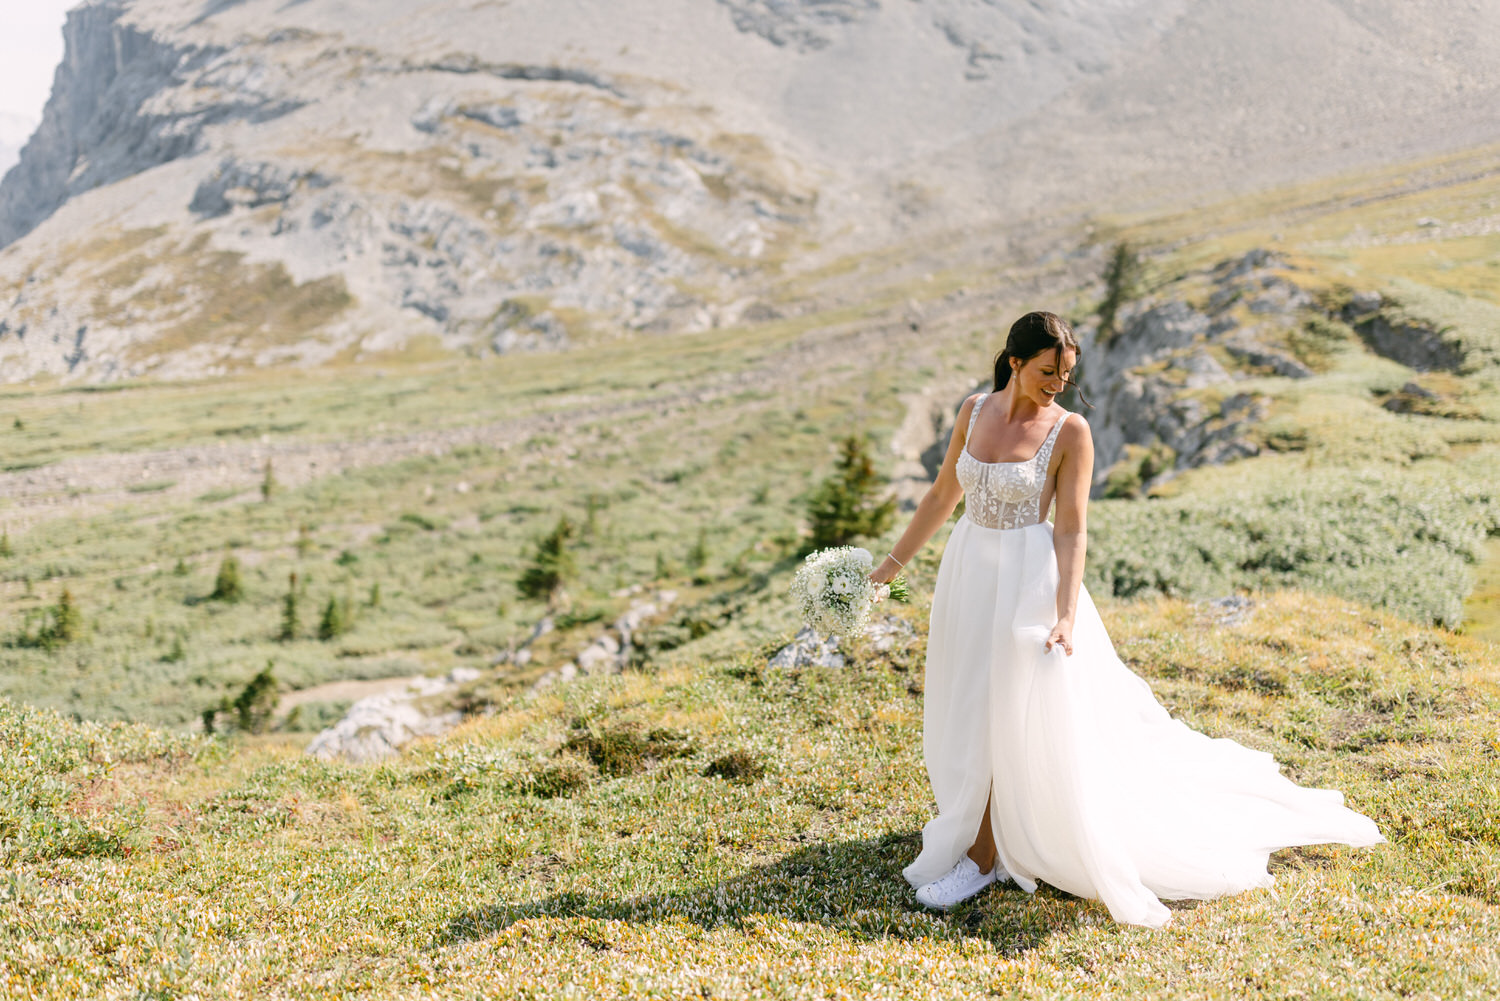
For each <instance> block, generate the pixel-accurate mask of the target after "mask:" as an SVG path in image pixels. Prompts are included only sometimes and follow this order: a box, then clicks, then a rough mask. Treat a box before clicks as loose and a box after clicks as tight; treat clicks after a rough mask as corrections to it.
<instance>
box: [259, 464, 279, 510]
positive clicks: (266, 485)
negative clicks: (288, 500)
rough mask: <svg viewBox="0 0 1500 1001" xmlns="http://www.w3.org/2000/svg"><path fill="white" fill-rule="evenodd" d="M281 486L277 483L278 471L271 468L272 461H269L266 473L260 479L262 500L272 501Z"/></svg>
mask: <svg viewBox="0 0 1500 1001" xmlns="http://www.w3.org/2000/svg"><path fill="white" fill-rule="evenodd" d="M280 485H281V484H279V483H277V482H276V471H275V470H274V469H272V468H271V460H270V459H267V460H266V471H265V473H264V474H263V475H262V476H261V478H260V499H261V500H270V499H271V495H272V494H274V493H275V492H276V489H277V487H279V486H280Z"/></svg>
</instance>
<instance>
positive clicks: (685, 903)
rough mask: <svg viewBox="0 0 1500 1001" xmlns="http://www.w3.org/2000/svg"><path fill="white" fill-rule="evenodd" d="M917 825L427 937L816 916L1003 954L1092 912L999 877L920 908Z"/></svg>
mask: <svg viewBox="0 0 1500 1001" xmlns="http://www.w3.org/2000/svg"><path fill="white" fill-rule="evenodd" d="M920 844H921V838H920V835H919V834H916V833H914V832H913V833H894V832H893V833H889V834H886V835H884V836H882V837H878V838H867V839H864V840H858V841H834V842H826V843H823V844H818V845H813V846H811V847H807V848H802V849H799V850H797V851H795V852H793V853H791V854H790V855H787V856H785V857H783V858H781V859H779V860H778V861H776V862H773V863H770V864H767V865H760V866H755V867H753V868H751V869H748V870H746V871H744V872H743V873H741V874H739V875H737V876H733V877H731V878H729V879H725V880H722V881H720V882H715V883H706V884H703V885H700V886H697V887H694V888H691V889H685V890H676V891H671V892H667V893H660V894H647V895H641V896H635V897H614V896H610V895H609V894H604V893H559V894H555V895H553V896H550V897H547V898H545V899H542V900H534V901H527V902H524V903H515V904H496V905H493V906H490V907H483V908H478V909H475V910H470V911H467V912H465V913H463V914H460V915H459V916H457V917H455V918H454V919H453V920H451V921H450V922H448V924H447V925H446V926H445V927H444V928H443V929H442V930H441V931H440V932H439V933H438V935H437V936H436V944H438V945H451V944H454V943H456V942H462V941H466V940H471V939H478V938H483V937H486V936H488V935H491V934H494V933H496V932H499V931H502V930H504V929H506V928H509V927H510V926H511V925H514V924H516V923H518V922H522V921H526V920H529V919H533V918H591V919H596V920H612V921H628V922H632V923H636V924H654V923H659V922H678V921H688V922H691V923H692V924H695V925H697V926H699V927H700V928H703V929H704V930H706V931H707V930H713V929H716V928H724V927H731V928H737V929H741V930H746V929H747V928H748V927H749V926H752V925H756V924H759V923H761V922H763V921H764V920H765V919H767V918H770V919H781V920H786V921H795V922H806V923H810V924H818V925H821V926H823V927H825V928H829V929H832V930H835V931H838V932H842V933H844V934H847V935H849V936H850V937H851V938H854V939H858V940H862V941H873V940H883V939H905V940H916V939H922V938H928V939H931V938H951V939H959V938H971V939H972V938H978V939H982V940H984V941H986V942H988V943H989V944H990V945H991V946H992V947H993V948H994V949H995V950H996V952H997V953H999V954H1001V955H1005V956H1010V955H1015V954H1017V953H1021V952H1025V951H1027V950H1029V949H1033V948H1035V947H1037V946H1039V945H1041V944H1042V943H1043V942H1044V941H1045V940H1046V939H1047V938H1048V937H1049V936H1051V935H1053V934H1055V933H1059V932H1061V933H1066V932H1068V931H1070V930H1071V929H1073V928H1074V927H1076V926H1077V925H1078V924H1080V923H1081V922H1082V921H1083V920H1085V915H1088V914H1091V913H1092V915H1093V918H1092V919H1093V920H1098V919H1099V918H1100V917H1104V918H1105V919H1106V920H1107V914H1106V912H1105V911H1104V909H1103V907H1102V906H1101V905H1099V904H1097V903H1095V902H1093V901H1088V900H1080V899H1078V898H1076V897H1073V896H1070V895H1068V894H1066V893H1063V892H1061V891H1059V890H1054V889H1052V888H1050V887H1047V886H1043V887H1041V888H1040V889H1039V890H1038V891H1037V892H1036V894H1034V895H1029V894H1027V893H1025V892H1024V891H1022V890H1020V889H1019V888H1017V887H1016V885H1015V884H1014V883H1011V882H1005V883H1003V884H1000V885H998V886H994V887H991V888H990V889H988V890H986V891H984V892H983V893H981V894H979V896H977V897H975V898H974V899H973V900H971V901H967V902H965V903H963V904H960V905H959V906H958V907H956V908H954V909H953V910H952V911H950V912H948V913H947V914H936V913H934V912H931V911H927V910H925V909H924V908H922V907H921V906H920V905H919V904H918V903H917V902H916V900H915V899H914V898H913V896H912V891H911V887H910V886H908V884H907V883H906V880H905V879H903V878H902V876H901V869H902V867H903V866H905V865H906V864H908V863H909V862H910V861H911V859H913V858H914V857H915V856H916V854H917V850H918V848H919V847H920Z"/></svg>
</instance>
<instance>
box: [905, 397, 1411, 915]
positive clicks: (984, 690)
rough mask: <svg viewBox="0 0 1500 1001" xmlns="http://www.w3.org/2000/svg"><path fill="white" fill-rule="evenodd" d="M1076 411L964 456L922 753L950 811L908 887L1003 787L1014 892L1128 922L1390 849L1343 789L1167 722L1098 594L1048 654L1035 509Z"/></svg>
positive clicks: (1001, 831) (1050, 620)
mask: <svg viewBox="0 0 1500 1001" xmlns="http://www.w3.org/2000/svg"><path fill="white" fill-rule="evenodd" d="M985 399H986V397H981V398H980V399H979V400H977V401H976V402H975V405H974V411H973V416H972V417H971V418H970V421H969V430H970V432H972V431H973V428H974V421H975V419H977V418H978V416H979V411H980V408H981V407H982V406H983V405H984V400H985ZM1068 416H1070V415H1066V414H1065V415H1064V416H1063V417H1062V418H1061V419H1060V420H1059V421H1058V422H1057V424H1056V426H1054V427H1053V428H1052V430H1051V432H1050V433H1049V434H1048V435H1047V439H1046V441H1045V442H1044V443H1043V445H1042V447H1041V449H1040V450H1039V451H1038V452H1037V454H1036V455H1035V456H1033V457H1032V458H1031V459H1029V460H1026V461H1025V462H980V461H978V460H977V459H975V458H974V457H973V456H972V455H970V454H969V451H968V447H967V445H965V447H964V451H963V453H962V455H961V457H960V458H959V460H958V469H957V472H958V479H959V482H960V484H961V485H962V486H963V489H964V494H965V497H966V503H967V508H966V510H965V513H964V515H963V517H961V518H959V520H958V524H957V525H956V526H955V528H954V530H953V534H952V535H951V537H950V538H949V540H948V546H947V550H946V551H945V552H944V554H943V560H942V565H941V567H940V569H939V570H938V578H937V586H936V591H935V593H934V595H933V601H932V619H931V632H930V635H929V638H928V648H927V684H926V709H925V726H924V731H923V750H924V753H925V756H926V761H927V771H928V775H929V777H930V778H931V780H932V790H933V794H934V796H935V798H936V800H937V807H938V814H937V816H936V817H934V818H933V819H932V820H931V821H930V822H929V823H928V824H927V825H926V826H925V827H924V828H923V829H922V852H921V855H920V856H918V858H917V860H916V861H915V862H913V863H912V864H911V865H910V866H909V867H908V868H907V869H906V870H905V876H906V878H907V880H908V881H910V883H911V884H912V885H913V886H918V887H919V886H921V885H923V884H925V883H928V882H931V881H932V880H935V879H937V878H938V877H940V876H942V875H944V874H945V873H947V872H948V870H949V869H950V868H951V867H952V866H953V865H954V864H955V863H956V862H957V861H958V860H959V859H960V857H961V856H962V855H963V854H964V853H965V852H966V851H967V850H968V848H969V846H970V845H971V844H973V842H974V839H975V836H976V834H977V833H978V830H979V824H980V820H981V818H982V816H983V814H984V805H985V800H986V798H988V797H989V796H990V793H991V791H992V790H993V793H994V800H993V807H992V809H991V815H990V821H991V825H992V827H993V830H994V835H995V845H996V847H997V848H998V849H999V854H1000V864H1001V865H1003V866H1004V867H1005V870H1006V871H1007V872H1008V873H1010V875H1011V876H1012V877H1014V879H1015V881H1016V883H1017V884H1019V885H1020V886H1021V887H1022V888H1023V889H1025V890H1027V891H1028V892H1033V891H1035V889H1036V884H1037V881H1038V880H1045V881H1046V882H1047V883H1049V884H1051V885H1052V886H1055V887H1057V888H1059V889H1061V890H1066V891H1067V892H1069V893H1072V894H1075V895H1077V896H1081V897H1091V898H1095V899H1098V900H1102V901H1103V902H1104V904H1105V905H1106V906H1107V907H1108V908H1109V912H1110V914H1111V915H1113V916H1114V918H1115V920H1117V921H1121V922H1124V923H1127V924H1135V925H1148V926H1152V927H1160V926H1161V925H1164V924H1166V923H1167V921H1168V919H1169V918H1170V912H1169V911H1168V910H1167V908H1166V907H1165V906H1163V905H1162V903H1161V900H1159V899H1158V898H1166V899H1184V898H1200V899H1207V898H1212V897H1217V896H1220V895H1222V894H1226V893H1236V892H1239V891H1241V890H1246V889H1249V888H1251V887H1257V886H1269V885H1270V883H1271V876H1270V874H1269V873H1268V872H1267V871H1266V864H1267V860H1268V857H1269V855H1270V853H1271V852H1272V851H1275V850H1276V849H1279V848H1284V847H1287V846H1290V845H1303V844H1317V843H1323V842H1342V843H1344V844H1348V845H1355V846H1364V845H1372V844H1375V843H1377V842H1380V841H1383V840H1384V838H1382V837H1381V835H1380V832H1379V831H1378V830H1376V828H1375V824H1374V823H1373V822H1372V821H1371V820H1369V818H1367V817H1364V816H1361V815H1360V814H1358V813H1355V812H1353V811H1352V810H1349V809H1347V808H1346V807H1345V806H1344V805H1343V796H1342V795H1341V794H1340V793H1338V792H1336V791H1334V790H1330V789H1306V788H1303V787H1301V786H1298V785H1296V784H1294V783H1293V782H1291V781H1290V780H1288V779H1287V778H1285V777H1284V776H1282V775H1281V773H1280V772H1279V771H1278V769H1277V765H1276V761H1275V759H1274V758H1272V757H1271V755H1269V754H1266V753H1264V752H1262V751H1255V750H1251V749H1249V748H1247V747H1244V746H1243V745H1241V744H1237V743H1235V742H1234V741H1232V740H1216V739H1211V738H1209V737H1206V736H1204V735H1203V734H1200V733H1198V732H1196V731H1194V730H1191V729H1189V728H1188V727H1187V726H1186V725H1184V724H1183V723H1180V722H1178V721H1177V720H1174V719H1172V718H1171V717H1170V716H1169V715H1168V714H1167V711H1166V710H1165V709H1164V708H1162V706H1161V704H1160V703H1158V702H1157V701H1156V698H1155V696H1153V695H1152V694H1151V689H1150V688H1149V687H1148V686H1147V685H1146V683H1145V682H1144V681H1142V680H1141V679H1140V678H1139V677H1137V676H1136V675H1135V674H1133V673H1132V672H1131V671H1130V669H1129V668H1127V667H1126V666H1125V665H1124V664H1123V663H1121V661H1120V659H1119V657H1117V656H1116V655H1115V650H1114V646H1113V645H1112V644H1111V643H1110V640H1109V635H1108V634H1107V633H1106V632H1105V630H1104V624H1103V623H1102V622H1101V621H1100V619H1099V613H1098V612H1097V611H1096V610H1095V608H1094V603H1093V602H1092V601H1091V600H1090V599H1089V595H1088V592H1087V590H1082V591H1080V594H1079V596H1078V612H1077V621H1076V623H1075V625H1074V632H1073V654H1072V656H1068V655H1066V654H1065V653H1064V652H1063V650H1062V648H1061V647H1058V646H1054V647H1053V649H1052V652H1050V653H1048V652H1045V651H1044V648H1045V644H1046V640H1047V636H1048V634H1049V633H1050V632H1051V630H1052V627H1053V626H1054V625H1055V624H1056V622H1057V587H1058V569H1057V559H1056V555H1055V553H1054V551H1053V546H1052V526H1051V525H1050V524H1048V523H1047V522H1046V521H1044V520H1043V518H1042V515H1043V513H1044V512H1042V511H1041V509H1040V508H1041V503H1040V502H1041V498H1042V494H1043V488H1044V486H1045V485H1046V479H1047V467H1048V464H1049V461H1050V459H1051V456H1052V450H1053V445H1054V444H1055V442H1056V441H1057V433H1058V431H1059V430H1060V429H1061V427H1062V425H1063V422H1064V421H1066V420H1067V419H1068Z"/></svg>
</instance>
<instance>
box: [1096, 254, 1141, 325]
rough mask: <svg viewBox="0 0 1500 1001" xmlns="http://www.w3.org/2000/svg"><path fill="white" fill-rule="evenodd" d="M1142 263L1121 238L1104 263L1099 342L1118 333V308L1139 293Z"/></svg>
mask: <svg viewBox="0 0 1500 1001" xmlns="http://www.w3.org/2000/svg"><path fill="white" fill-rule="evenodd" d="M1145 273H1146V266H1145V264H1144V263H1143V262H1142V261H1141V255H1140V254H1138V253H1137V252H1136V250H1135V248H1134V247H1132V246H1131V245H1130V244H1129V243H1128V242H1126V241H1124V240H1121V241H1120V242H1119V243H1117V244H1115V246H1114V250H1112V251H1111V252H1110V255H1109V263H1107V264H1106V265H1105V266H1104V299H1103V301H1101V302H1100V303H1099V343H1100V344H1108V343H1109V342H1110V341H1111V340H1112V339H1113V338H1114V336H1115V335H1116V334H1117V333H1119V330H1118V329H1117V326H1116V325H1117V324H1118V322H1119V318H1120V310H1121V309H1122V308H1124V306H1125V304H1126V303H1128V302H1130V301H1131V300H1132V299H1135V298H1137V297H1139V296H1140V294H1141V285H1142V284H1143V280H1144V278H1145Z"/></svg>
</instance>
